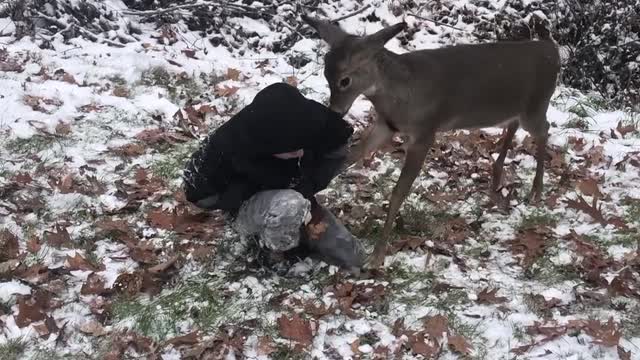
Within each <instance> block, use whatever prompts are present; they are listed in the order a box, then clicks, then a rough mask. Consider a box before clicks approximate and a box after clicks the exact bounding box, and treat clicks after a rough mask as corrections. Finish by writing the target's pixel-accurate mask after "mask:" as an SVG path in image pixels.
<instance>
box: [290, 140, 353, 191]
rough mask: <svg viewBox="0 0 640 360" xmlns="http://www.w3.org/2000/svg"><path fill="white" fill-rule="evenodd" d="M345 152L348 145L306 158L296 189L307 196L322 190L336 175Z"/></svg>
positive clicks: (344, 157) (343, 159)
mask: <svg viewBox="0 0 640 360" xmlns="http://www.w3.org/2000/svg"><path fill="white" fill-rule="evenodd" d="M347 153H348V145H343V146H341V147H338V148H337V149H334V150H333V151H331V152H327V153H322V154H316V156H314V158H313V159H309V160H307V161H306V162H305V163H304V164H303V175H302V180H301V182H300V184H299V185H298V186H297V187H296V190H297V191H298V192H300V193H301V194H302V195H304V196H305V197H307V198H308V197H310V196H313V195H315V194H316V193H317V192H319V191H322V190H324V189H325V188H326V187H327V186H328V185H329V183H331V180H333V178H334V177H336V176H337V175H338V171H339V170H340V167H341V166H342V164H343V163H344V161H345V160H346V157H347Z"/></svg>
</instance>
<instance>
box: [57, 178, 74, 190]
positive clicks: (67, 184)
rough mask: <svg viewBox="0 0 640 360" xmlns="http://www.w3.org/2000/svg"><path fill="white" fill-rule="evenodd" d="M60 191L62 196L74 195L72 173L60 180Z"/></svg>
mask: <svg viewBox="0 0 640 360" xmlns="http://www.w3.org/2000/svg"><path fill="white" fill-rule="evenodd" d="M58 189H59V190H60V193H62V194H70V193H73V192H74V191H73V175H72V174H71V173H69V174H67V175H65V176H63V177H62V179H60V182H59V183H58Z"/></svg>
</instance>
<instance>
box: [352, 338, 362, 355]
mask: <svg viewBox="0 0 640 360" xmlns="http://www.w3.org/2000/svg"><path fill="white" fill-rule="evenodd" d="M350 347H351V352H352V353H353V354H354V355H355V356H360V349H359V348H360V339H355V340H353V342H352V343H351V345H350Z"/></svg>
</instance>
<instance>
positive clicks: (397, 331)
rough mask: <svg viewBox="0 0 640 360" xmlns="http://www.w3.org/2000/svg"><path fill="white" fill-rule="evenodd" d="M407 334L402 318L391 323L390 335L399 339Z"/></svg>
mask: <svg viewBox="0 0 640 360" xmlns="http://www.w3.org/2000/svg"><path fill="white" fill-rule="evenodd" d="M406 332H407V328H406V327H405V325H404V318H403V317H402V318H397V319H396V320H395V321H394V322H393V327H392V328H391V334H393V336H395V337H400V336H402V335H404V334H405V333H406Z"/></svg>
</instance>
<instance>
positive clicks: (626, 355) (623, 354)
mask: <svg viewBox="0 0 640 360" xmlns="http://www.w3.org/2000/svg"><path fill="white" fill-rule="evenodd" d="M618 357H619V358H620V360H631V350H625V349H624V348H623V347H622V346H620V345H618Z"/></svg>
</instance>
